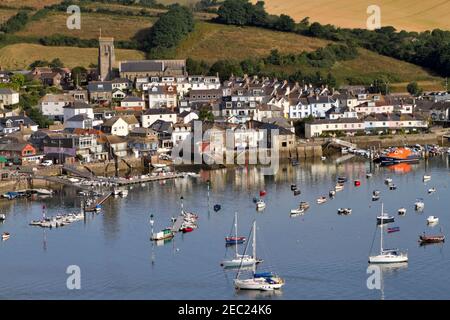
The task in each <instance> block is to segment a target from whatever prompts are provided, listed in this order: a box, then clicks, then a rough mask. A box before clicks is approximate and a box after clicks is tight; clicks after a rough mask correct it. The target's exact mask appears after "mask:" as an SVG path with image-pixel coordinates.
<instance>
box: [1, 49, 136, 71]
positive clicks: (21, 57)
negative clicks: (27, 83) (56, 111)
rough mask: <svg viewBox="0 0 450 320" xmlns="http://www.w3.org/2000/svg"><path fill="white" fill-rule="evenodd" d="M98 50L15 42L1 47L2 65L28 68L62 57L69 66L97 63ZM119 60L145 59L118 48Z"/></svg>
mask: <svg viewBox="0 0 450 320" xmlns="http://www.w3.org/2000/svg"><path fill="white" fill-rule="evenodd" d="M97 56H98V50H97V49H95V48H73V47H45V46H41V45H36V44H15V45H9V46H6V47H3V48H1V49H0V65H1V66H2V67H3V68H5V69H21V68H26V67H27V66H29V65H30V64H31V63H32V62H34V61H36V60H48V61H50V60H52V59H54V58H60V59H61V60H62V61H63V62H64V65H65V66H67V67H76V66H85V67H88V66H89V65H90V64H91V63H94V64H97ZM116 58H117V60H134V59H144V58H145V57H144V54H143V53H142V52H140V51H135V50H120V49H116Z"/></svg>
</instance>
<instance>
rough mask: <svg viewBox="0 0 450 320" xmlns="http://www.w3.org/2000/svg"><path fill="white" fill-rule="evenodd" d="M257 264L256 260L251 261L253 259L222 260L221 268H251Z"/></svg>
mask: <svg viewBox="0 0 450 320" xmlns="http://www.w3.org/2000/svg"><path fill="white" fill-rule="evenodd" d="M258 262H259V261H257V260H256V259H253V258H244V259H240V258H236V259H231V260H224V261H223V262H222V266H223V267H224V268H238V267H240V266H242V267H251V266H253V265H255V264H257V263H258Z"/></svg>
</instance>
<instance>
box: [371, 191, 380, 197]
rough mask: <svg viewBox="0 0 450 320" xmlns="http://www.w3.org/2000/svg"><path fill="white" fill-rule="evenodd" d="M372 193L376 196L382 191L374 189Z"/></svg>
mask: <svg viewBox="0 0 450 320" xmlns="http://www.w3.org/2000/svg"><path fill="white" fill-rule="evenodd" d="M372 194H373V195H374V196H379V195H380V194H381V191H380V190H373V192H372Z"/></svg>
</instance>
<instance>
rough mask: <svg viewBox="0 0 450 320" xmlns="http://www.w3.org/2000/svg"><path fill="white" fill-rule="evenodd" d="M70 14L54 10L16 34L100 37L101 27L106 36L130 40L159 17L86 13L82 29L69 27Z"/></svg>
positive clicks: (83, 15) (82, 18)
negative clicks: (68, 18)
mask: <svg viewBox="0 0 450 320" xmlns="http://www.w3.org/2000/svg"><path fill="white" fill-rule="evenodd" d="M67 17H68V15H67V14H65V13H63V12H61V13H60V12H52V13H50V14H49V15H48V16H47V17H45V18H44V19H40V20H37V21H32V22H30V23H28V24H27V25H26V26H25V28H24V29H23V30H21V31H19V32H17V33H16V34H17V35H19V36H37V35H39V36H50V35H52V34H64V35H67V36H73V37H78V38H82V39H95V38H98V36H99V32H100V28H101V29H102V34H103V35H105V36H113V37H114V38H115V39H117V40H129V39H131V38H133V37H134V36H136V35H137V33H138V32H139V31H140V30H142V29H148V28H150V27H151V26H152V25H153V23H154V22H155V21H156V19H157V18H153V17H135V16H131V17H129V16H119V15H114V16H111V15H106V14H99V13H84V14H82V16H81V29H80V30H70V29H68V28H67Z"/></svg>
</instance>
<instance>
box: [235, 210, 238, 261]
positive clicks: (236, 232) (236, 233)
mask: <svg viewBox="0 0 450 320" xmlns="http://www.w3.org/2000/svg"><path fill="white" fill-rule="evenodd" d="M234 232H235V236H236V239H234V241H235V242H236V243H235V244H234V248H235V251H236V257H237V256H238V245H237V237H238V231H237V212H235V213H234Z"/></svg>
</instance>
